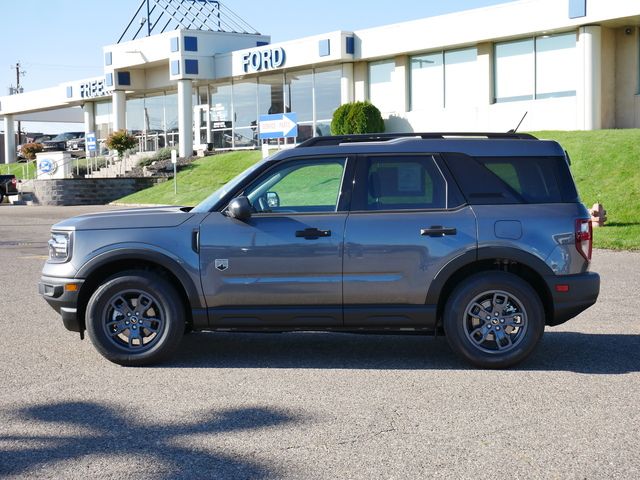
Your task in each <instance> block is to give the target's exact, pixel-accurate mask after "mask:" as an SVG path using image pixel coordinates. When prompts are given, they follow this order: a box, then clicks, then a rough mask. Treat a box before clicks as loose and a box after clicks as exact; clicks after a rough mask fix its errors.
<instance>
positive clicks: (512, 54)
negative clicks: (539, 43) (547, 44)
mask: <svg viewBox="0 0 640 480" xmlns="http://www.w3.org/2000/svg"><path fill="white" fill-rule="evenodd" d="M533 50H534V43H533V39H532V38H526V39H524V40H517V41H515V42H505V43H498V44H496V46H495V96H496V102H511V101H515V100H532V99H533V94H534V88H535V85H534V82H535V68H534V66H535V57H534V53H533Z"/></svg>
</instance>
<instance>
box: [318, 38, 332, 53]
mask: <svg viewBox="0 0 640 480" xmlns="http://www.w3.org/2000/svg"><path fill="white" fill-rule="evenodd" d="M318 53H319V54H320V56H321V57H328V56H329V55H331V40H329V39H326V40H320V41H319V42H318Z"/></svg>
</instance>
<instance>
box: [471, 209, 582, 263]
mask: <svg viewBox="0 0 640 480" xmlns="http://www.w3.org/2000/svg"><path fill="white" fill-rule="evenodd" d="M473 210H474V212H475V213H476V216H477V221H478V248H479V249H482V248H483V247H511V248H518V249H520V250H523V251H526V252H528V253H530V254H532V255H534V256H536V257H537V258H539V259H540V260H542V261H543V262H545V263H546V264H547V265H548V266H549V268H550V269H551V270H552V271H553V272H554V273H555V274H556V275H571V274H577V273H584V272H586V271H587V270H588V269H589V262H587V261H586V260H585V259H584V257H582V255H580V253H578V251H577V249H576V247H575V221H576V219H578V218H588V217H589V215H588V212H587V209H586V208H585V206H584V205H582V204H579V203H559V204H558V203H554V204H535V205H533V204H531V205H523V204H518V205H474V206H473ZM518 226H519V227H520V228H518Z"/></svg>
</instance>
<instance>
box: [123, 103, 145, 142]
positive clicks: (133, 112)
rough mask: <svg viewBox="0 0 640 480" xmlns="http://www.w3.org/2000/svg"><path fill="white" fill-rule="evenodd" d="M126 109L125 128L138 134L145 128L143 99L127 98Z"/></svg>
mask: <svg viewBox="0 0 640 480" xmlns="http://www.w3.org/2000/svg"><path fill="white" fill-rule="evenodd" d="M126 110H127V111H126V114H127V130H128V131H129V132H131V133H132V134H133V135H139V134H140V133H142V131H143V130H146V128H145V125H144V99H143V98H129V99H127V106H126Z"/></svg>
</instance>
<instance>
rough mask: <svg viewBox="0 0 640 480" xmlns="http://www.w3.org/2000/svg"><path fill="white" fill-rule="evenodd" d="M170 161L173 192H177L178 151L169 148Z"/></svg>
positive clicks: (175, 193)
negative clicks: (171, 164)
mask: <svg viewBox="0 0 640 480" xmlns="http://www.w3.org/2000/svg"><path fill="white" fill-rule="evenodd" d="M171 163H173V194H174V195H177V194H178V152H176V151H175V150H171Z"/></svg>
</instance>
